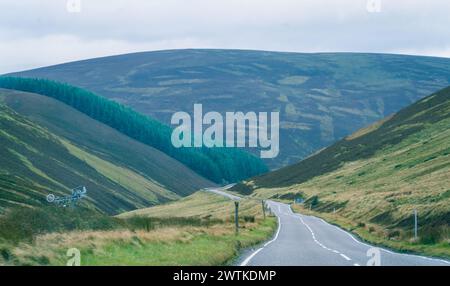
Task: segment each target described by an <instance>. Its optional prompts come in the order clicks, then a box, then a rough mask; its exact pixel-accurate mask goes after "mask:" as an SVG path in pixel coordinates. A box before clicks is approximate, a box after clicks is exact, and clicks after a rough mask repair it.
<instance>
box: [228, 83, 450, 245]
mask: <svg viewBox="0 0 450 286" xmlns="http://www.w3.org/2000/svg"><path fill="white" fill-rule="evenodd" d="M449 126H450V87H448V88H445V89H443V90H441V91H439V92H436V93H434V94H432V95H430V96H427V97H425V98H423V99H422V100H419V101H418V102H416V103H414V104H412V105H410V106H408V107H407V108H404V109H402V110H401V111H399V112H398V113H396V114H394V115H392V116H389V117H387V118H385V119H384V120H382V121H378V122H377V123H375V124H373V125H370V126H368V127H366V128H364V129H361V130H359V131H357V132H356V133H353V134H352V135H350V136H347V137H346V138H344V139H342V140H340V141H338V142H337V143H335V144H333V145H331V146H330V147H328V148H325V149H324V150H321V151H320V152H318V153H316V154H314V155H312V156H310V157H308V158H307V159H305V160H303V161H301V162H299V163H297V164H294V165H292V166H289V167H286V168H282V169H279V170H277V171H275V172H271V173H269V174H266V175H263V176H260V177H256V178H253V179H251V180H248V181H246V182H245V183H244V184H241V185H238V186H236V187H235V188H234V191H237V192H240V193H244V194H252V195H258V196H263V197H276V198H290V199H293V198H294V197H299V198H303V199H304V200H305V205H307V206H309V205H312V207H313V209H314V210H315V211H316V212H318V213H323V214H330V217H333V219H336V217H339V218H341V222H342V221H343V220H345V221H346V223H348V222H358V225H359V227H362V228H364V227H365V225H367V224H373V225H375V226H377V225H378V226H382V227H383V228H382V229H383V230H385V229H388V230H389V233H388V234H385V235H387V236H390V235H392V237H390V239H392V238H393V239H398V237H400V239H401V238H403V239H405V240H406V239H410V238H411V232H412V230H413V226H414V220H413V213H414V210H417V212H418V214H419V228H420V229H421V231H420V233H421V235H422V238H421V239H422V240H423V242H424V243H425V244H428V243H434V242H439V241H443V243H444V244H445V243H447V244H446V246H445V247H446V249H447V250H446V251H447V252H446V253H447V254H448V237H449V224H448V223H449V221H450V189H449V186H450V176H449V174H450V140H449V138H450V128H449ZM334 212H336V214H334ZM369 231H370V229H369ZM366 232H367V229H366ZM363 234H364V233H363ZM445 241H447V242H445Z"/></svg>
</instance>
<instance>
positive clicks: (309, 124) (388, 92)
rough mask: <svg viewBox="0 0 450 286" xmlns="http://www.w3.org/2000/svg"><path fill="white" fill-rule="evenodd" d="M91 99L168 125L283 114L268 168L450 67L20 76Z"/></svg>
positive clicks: (386, 63) (272, 59)
mask: <svg viewBox="0 0 450 286" xmlns="http://www.w3.org/2000/svg"><path fill="white" fill-rule="evenodd" d="M14 75H17V76H23V77H39V78H49V79H53V80H57V81H62V82H67V83H70V84H73V85H76V86H80V87H83V88H86V89H88V90H91V91H94V92H96V93H98V94H99V95H102V96H105V97H107V98H110V99H113V100H115V101H117V102H120V103H123V104H125V105H127V106H130V107H132V108H134V109H136V110H137V111H139V112H142V113H144V114H147V115H150V116H152V117H153V118H155V119H157V120H159V121H161V122H163V123H166V124H169V123H170V118H171V115H172V114H173V113H174V112H176V111H187V112H189V113H192V112H193V104H194V103H202V104H203V109H204V112H207V111H211V110H214V111H218V112H221V113H223V112H226V111H243V112H247V111H255V112H258V111H280V121H281V130H280V146H281V148H280V154H279V156H278V157H277V158H275V159H268V160H266V163H267V164H268V166H269V167H271V168H278V167H282V166H286V165H288V164H293V163H295V162H298V161H299V160H301V159H303V158H305V157H307V156H309V155H311V154H312V153H314V152H315V151H317V150H319V149H320V148H323V147H326V146H329V145H330V144H332V143H334V142H335V141H337V140H339V139H341V138H343V137H345V136H347V135H349V134H351V133H352V132H355V131H356V130H358V129H359V128H362V127H363V126H366V125H368V124H371V123H373V122H375V121H377V120H380V119H382V118H384V117H385V116H387V115H389V114H391V113H393V112H397V111H399V110H400V109H401V108H403V107H406V106H408V105H409V104H411V103H413V102H415V101H417V100H419V99H421V98H423V97H424V96H426V95H428V94H430V93H432V92H435V91H437V90H439V89H441V88H444V87H446V86H448V85H450V59H446V58H432V57H418V56H403V55H388V54H355V53H319V54H304V53H279V52H265V51H245V50H168V51H157V52H144V53H134V54H126V55H119V56H111V57H104V58H96V59H90V60H84V61H78V62H72V63H66V64H61V65H56V66H51V67H45V68H39V69H35V70H30V71H23V72H19V73H15V74H14Z"/></svg>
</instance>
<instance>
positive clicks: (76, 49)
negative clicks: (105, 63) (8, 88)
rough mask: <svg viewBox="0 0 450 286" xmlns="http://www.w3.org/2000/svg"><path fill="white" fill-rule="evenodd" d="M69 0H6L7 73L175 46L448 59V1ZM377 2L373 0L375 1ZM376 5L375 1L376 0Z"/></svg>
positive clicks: (1, 12)
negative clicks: (70, 6)
mask: <svg viewBox="0 0 450 286" xmlns="http://www.w3.org/2000/svg"><path fill="white" fill-rule="evenodd" d="M367 1H368V0H334V1H329V0H264V1H260V0H214V1H211V0H189V1H186V0H145V1H144V0H110V1H102V0H81V3H82V6H81V7H82V9H81V13H68V12H67V10H66V0H41V1H35V0H21V1H14V0H5V1H1V2H0V52H1V54H0V55H1V57H2V59H1V60H0V73H3V72H9V71H15V70H20V69H27V68H32V67H37V66H43V65H50V64H56V63H60V62H67V61H72V60H77V59H85V58H92V57H98V56H105V55H112V54H119V53H127V52H134V51H145V50H159V49H174V48H243V49H259V50H279V51H299V52H320V51H330V52H331V51H361V52H362V51H365V52H394V53H413V54H423V55H435V56H450V53H449V47H450V30H449V29H448V28H447V27H449V26H450V19H449V17H448V15H447V14H448V11H450V1H446V0H434V1H422V0H396V1H388V0H381V12H380V13H369V12H368V11H367V9H366V4H367ZM371 1H372V0H371ZM374 1H377V0H374Z"/></svg>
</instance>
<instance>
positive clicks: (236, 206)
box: [234, 201, 239, 234]
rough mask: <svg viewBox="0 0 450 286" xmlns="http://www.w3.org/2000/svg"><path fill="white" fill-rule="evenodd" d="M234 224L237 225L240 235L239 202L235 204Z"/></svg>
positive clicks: (237, 231)
mask: <svg viewBox="0 0 450 286" xmlns="http://www.w3.org/2000/svg"><path fill="white" fill-rule="evenodd" d="M234 223H235V225H236V234H238V233H239V202H238V201H235V202H234Z"/></svg>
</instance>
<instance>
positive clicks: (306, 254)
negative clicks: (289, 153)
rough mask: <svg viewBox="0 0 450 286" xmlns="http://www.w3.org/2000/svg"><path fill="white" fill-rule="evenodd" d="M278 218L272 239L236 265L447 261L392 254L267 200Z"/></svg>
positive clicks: (428, 262)
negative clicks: (276, 229) (275, 231)
mask: <svg viewBox="0 0 450 286" xmlns="http://www.w3.org/2000/svg"><path fill="white" fill-rule="evenodd" d="M268 204H269V207H270V208H271V210H272V212H273V213H274V214H275V215H276V216H277V217H278V219H279V224H278V231H277V233H276V234H275V236H274V237H273V239H272V240H270V241H268V242H266V243H265V244H264V245H261V246H259V247H258V248H256V249H253V250H250V251H248V252H247V253H244V255H243V257H242V259H241V260H240V261H239V263H238V265H241V266H275V265H282V266H283V265H342V266H363V265H367V263H368V262H369V264H370V265H382V266H393V265H411V266H414V265H417V266H418V265H424V266H427V265H430V266H431V265H441V266H450V262H449V261H445V260H441V259H434V258H428V257H423V256H417V255H408V254H400V253H395V252H392V251H390V250H387V249H382V248H376V247H374V246H371V245H369V244H366V243H363V242H360V241H359V240H357V239H356V238H355V237H354V236H352V235H351V234H350V233H348V232H346V231H344V230H342V229H340V228H338V227H336V226H333V225H331V224H329V223H327V222H325V221H324V220H322V219H320V218H317V217H313V216H306V215H300V214H296V213H293V212H292V210H291V208H290V206H289V205H287V204H283V203H278V202H273V201H268Z"/></svg>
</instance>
